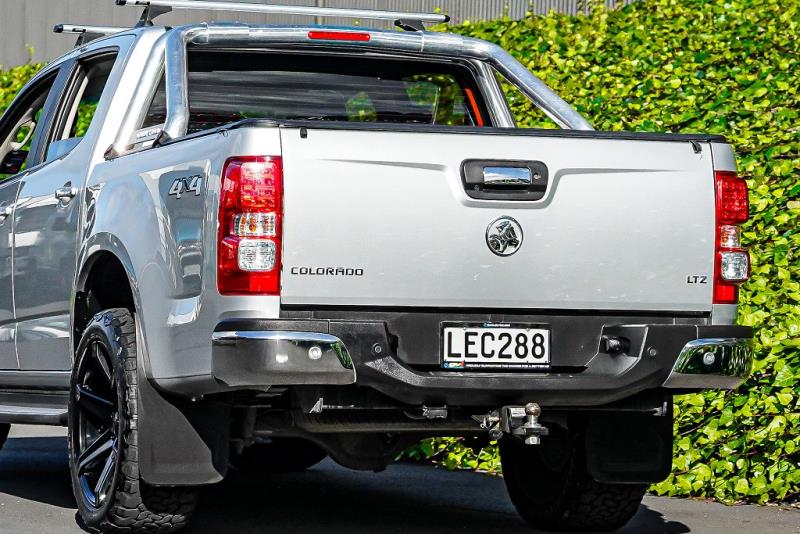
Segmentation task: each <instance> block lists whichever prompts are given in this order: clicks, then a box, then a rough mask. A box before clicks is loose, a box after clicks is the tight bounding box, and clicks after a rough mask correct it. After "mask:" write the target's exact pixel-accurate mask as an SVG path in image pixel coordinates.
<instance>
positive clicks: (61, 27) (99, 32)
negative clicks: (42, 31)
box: [53, 24, 130, 47]
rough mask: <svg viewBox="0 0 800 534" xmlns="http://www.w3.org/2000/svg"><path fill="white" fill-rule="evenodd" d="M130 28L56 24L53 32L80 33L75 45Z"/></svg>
mask: <svg viewBox="0 0 800 534" xmlns="http://www.w3.org/2000/svg"><path fill="white" fill-rule="evenodd" d="M126 30H130V28H123V27H118V26H90V25H88V24H56V25H55V26H54V27H53V33H74V34H78V40H77V41H76V42H75V46H76V47H78V46H82V45H84V44H86V43H88V42H89V41H94V40H95V39H99V38H100V37H105V36H106V35H113V34H115V33H119V32H124V31H126Z"/></svg>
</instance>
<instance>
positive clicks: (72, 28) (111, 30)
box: [53, 24, 130, 35]
mask: <svg viewBox="0 0 800 534" xmlns="http://www.w3.org/2000/svg"><path fill="white" fill-rule="evenodd" d="M125 30H130V28H124V27H121V26H90V25H88V24H56V25H55V26H54V27H53V33H78V34H83V33H91V34H95V35H112V34H115V33H119V32H124V31H125Z"/></svg>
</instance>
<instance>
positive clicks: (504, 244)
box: [486, 217, 523, 256]
mask: <svg viewBox="0 0 800 534" xmlns="http://www.w3.org/2000/svg"><path fill="white" fill-rule="evenodd" d="M522 239H523V234H522V226H520V225H519V223H518V222H517V221H515V220H514V219H512V218H511V217H500V218H498V219H495V220H494V221H492V222H491V223H489V227H488V228H487V229H486V244H487V245H489V250H491V251H492V252H494V253H495V254H497V255H498V256H511V255H512V254H515V253H516V252H517V251H518V250H519V249H520V247H522Z"/></svg>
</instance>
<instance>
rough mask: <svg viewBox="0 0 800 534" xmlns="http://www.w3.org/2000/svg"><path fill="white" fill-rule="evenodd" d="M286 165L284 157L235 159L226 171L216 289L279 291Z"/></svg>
mask: <svg viewBox="0 0 800 534" xmlns="http://www.w3.org/2000/svg"><path fill="white" fill-rule="evenodd" d="M282 210H283V164H282V160H281V158H280V157H277V156H276V157H270V156H242V157H235V158H230V159H229V160H228V161H226V162H225V167H224V168H223V171H222V183H221V187H220V202H219V219H218V223H219V234H218V236H219V238H218V242H217V248H218V254H217V256H218V257H217V288H218V289H219V292H220V294H223V295H252V294H258V295H278V294H279V293H280V286H281V261H280V260H281V220H282V215H283V214H282Z"/></svg>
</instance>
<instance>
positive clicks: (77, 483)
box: [68, 308, 197, 533]
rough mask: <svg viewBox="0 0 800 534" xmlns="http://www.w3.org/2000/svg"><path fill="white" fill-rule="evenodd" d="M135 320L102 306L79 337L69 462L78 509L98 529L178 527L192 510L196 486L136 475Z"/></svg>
mask: <svg viewBox="0 0 800 534" xmlns="http://www.w3.org/2000/svg"><path fill="white" fill-rule="evenodd" d="M136 354H137V352H136V326H135V321H134V318H133V316H132V315H131V313H130V312H129V311H128V310H126V309H121V308H116V309H110V310H105V311H102V312H100V313H98V314H97V315H95V316H94V318H93V319H92V320H91V321H90V322H89V325H88V326H87V327H86V330H85V331H84V333H83V336H82V337H81V342H80V344H79V345H78V351H77V354H76V358H75V364H74V366H73V371H72V378H71V381H70V400H69V423H68V432H69V438H68V442H69V467H70V478H71V479H72V489H73V493H74V494H75V500H76V502H77V505H78V512H79V513H80V517H81V519H83V522H84V523H85V525H86V526H87V527H89V528H91V529H96V530H99V531H101V532H131V533H134V532H145V531H146V532H160V533H167V532H175V531H177V530H179V529H181V528H183V527H184V526H186V523H187V522H188V520H189V517H190V516H191V514H192V512H193V511H194V507H195V502H196V498H197V493H196V490H195V489H193V488H179V487H154V486H150V485H149V484H147V483H146V482H145V481H143V480H142V479H141V478H140V477H139V463H138V431H137V427H138V425H137V420H138V412H137V403H136V399H137V397H138V385H137V381H138V373H137V358H136Z"/></svg>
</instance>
